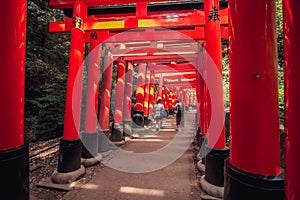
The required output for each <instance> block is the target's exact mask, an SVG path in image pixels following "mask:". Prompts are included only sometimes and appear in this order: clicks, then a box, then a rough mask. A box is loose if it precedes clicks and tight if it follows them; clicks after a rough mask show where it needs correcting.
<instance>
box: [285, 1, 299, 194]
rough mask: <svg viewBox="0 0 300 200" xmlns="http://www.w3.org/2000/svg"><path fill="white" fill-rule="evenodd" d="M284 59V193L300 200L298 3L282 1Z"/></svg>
mask: <svg viewBox="0 0 300 200" xmlns="http://www.w3.org/2000/svg"><path fill="white" fill-rule="evenodd" d="M283 8H284V33H285V37H284V39H285V40H284V58H285V70H284V74H285V86H286V91H285V95H286V96H285V107H286V113H285V114H286V116H285V126H286V127H285V129H286V130H285V132H286V134H287V137H286V141H285V149H286V152H285V166H286V171H285V179H286V184H285V194H286V199H287V200H296V199H300V190H299V188H300V183H299V180H300V171H299V169H300V154H299V144H300V135H299V127H298V126H299V125H298V124H299V113H300V106H299V102H300V95H299V91H300V87H299V85H300V84H299V76H300V68H299V66H300V60H299V52H300V39H299V35H300V18H299V16H300V2H299V1H297V0H284V1H283Z"/></svg>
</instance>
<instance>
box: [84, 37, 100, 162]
mask: <svg viewBox="0 0 300 200" xmlns="http://www.w3.org/2000/svg"><path fill="white" fill-rule="evenodd" d="M96 34H97V33H96ZM96 38H97V37H94V38H91V42H90V53H89V55H88V83H87V92H86V106H85V107H86V111H85V131H84V132H83V133H82V135H81V140H82V144H83V147H82V158H84V159H92V158H94V157H97V156H98V134H97V110H98V81H99V73H100V53H101V52H100V46H101V45H100V42H98V41H97V40H96ZM98 162H99V159H96V160H94V162H84V163H83V164H84V166H86V167H87V166H90V165H94V164H96V163H98Z"/></svg>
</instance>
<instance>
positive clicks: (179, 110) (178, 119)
mask: <svg viewBox="0 0 300 200" xmlns="http://www.w3.org/2000/svg"><path fill="white" fill-rule="evenodd" d="M175 108H176V131H181V129H180V122H181V117H182V112H183V105H182V100H181V99H179V100H178V102H177V103H176V105H175Z"/></svg>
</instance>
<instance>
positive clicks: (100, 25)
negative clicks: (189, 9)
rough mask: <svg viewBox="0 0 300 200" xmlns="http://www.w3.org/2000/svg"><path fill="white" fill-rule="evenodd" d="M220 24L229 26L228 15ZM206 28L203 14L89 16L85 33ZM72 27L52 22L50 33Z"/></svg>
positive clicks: (69, 21) (64, 30)
mask: <svg viewBox="0 0 300 200" xmlns="http://www.w3.org/2000/svg"><path fill="white" fill-rule="evenodd" d="M220 24H221V25H223V26H227V25H228V16H227V14H226V13H224V14H223V15H221V16H220ZM198 26H200V27H201V26H205V16H204V15H203V13H202V12H198V13H192V14H189V15H187V16H183V17H177V18H168V17H163V18H162V17H161V16H158V17H143V18H139V17H126V18H125V19H118V20H116V18H112V19H110V20H108V19H103V18H96V17H95V16H89V17H88V18H87V19H86V20H85V23H84V30H85V31H96V30H130V29H136V28H181V27H198ZM71 27H72V19H70V18H66V19H65V20H64V21H58V22H50V23H49V31H50V32H66V31H70V30H71Z"/></svg>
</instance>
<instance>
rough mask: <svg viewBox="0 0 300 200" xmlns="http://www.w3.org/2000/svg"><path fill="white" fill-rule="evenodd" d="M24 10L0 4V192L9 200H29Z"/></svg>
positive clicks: (20, 2) (14, 1) (12, 2)
mask: <svg viewBox="0 0 300 200" xmlns="http://www.w3.org/2000/svg"><path fill="white" fill-rule="evenodd" d="M26 9H27V1H26V0H4V1H1V2H0V26H1V27H2V29H1V31H0V44H1V46H0V60H1V62H0V92H1V94H3V96H2V97H1V99H0V130H1V132H0V177H1V180H0V192H1V196H2V197H3V198H9V199H29V167H28V163H29V162H28V157H29V156H28V146H27V145H24V90H25V88H24V86H25V50H26Z"/></svg>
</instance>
